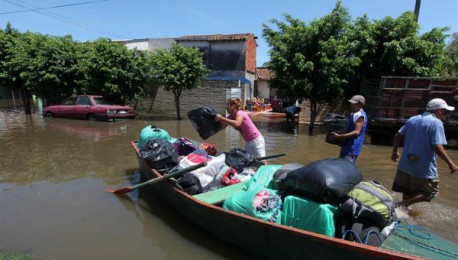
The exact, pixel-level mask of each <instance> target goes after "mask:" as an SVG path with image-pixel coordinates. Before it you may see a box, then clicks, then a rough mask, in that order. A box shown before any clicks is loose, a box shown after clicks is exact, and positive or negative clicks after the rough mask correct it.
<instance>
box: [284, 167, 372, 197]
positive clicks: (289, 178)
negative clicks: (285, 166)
mask: <svg viewBox="0 0 458 260" xmlns="http://www.w3.org/2000/svg"><path fill="white" fill-rule="evenodd" d="M362 180H363V176H362V174H361V172H360V171H359V170H358V169H357V168H356V166H355V165H354V164H353V163H351V162H350V161H348V160H347V159H344V158H338V159H324V160H320V161H316V162H313V163H310V164H307V165H305V166H304V167H301V168H298V169H296V170H293V171H290V172H288V173H287V174H283V175H281V176H279V179H278V180H277V184H278V187H279V191H280V193H281V194H282V196H283V197H285V196H287V195H301V196H305V197H306V198H310V199H313V200H315V201H317V202H324V203H329V204H333V205H339V203H341V202H343V201H345V200H346V199H347V193H348V191H350V190H351V189H352V188H353V187H355V185H356V184H358V183H360V182H361V181H362Z"/></svg>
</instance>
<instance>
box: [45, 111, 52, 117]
mask: <svg viewBox="0 0 458 260" xmlns="http://www.w3.org/2000/svg"><path fill="white" fill-rule="evenodd" d="M45 117H54V114H53V113H52V112H50V111H48V112H46V114H45Z"/></svg>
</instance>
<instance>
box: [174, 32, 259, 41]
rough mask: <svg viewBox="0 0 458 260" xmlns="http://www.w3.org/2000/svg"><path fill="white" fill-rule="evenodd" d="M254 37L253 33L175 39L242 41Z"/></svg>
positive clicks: (191, 36) (179, 39)
mask: <svg viewBox="0 0 458 260" xmlns="http://www.w3.org/2000/svg"><path fill="white" fill-rule="evenodd" d="M250 37H254V34H253V33H240V34H210V35H187V36H181V37H178V38H175V40H176V41H209V42H211V41H240V40H247V39H248V38H250Z"/></svg>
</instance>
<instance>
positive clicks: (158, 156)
mask: <svg viewBox="0 0 458 260" xmlns="http://www.w3.org/2000/svg"><path fill="white" fill-rule="evenodd" d="M140 155H141V156H142V158H143V159H145V161H146V162H147V163H148V165H149V166H150V167H151V168H155V169H156V170H158V171H160V172H168V171H170V169H172V168H173V167H175V166H177V165H178V162H179V161H180V156H179V155H178V153H177V151H176V150H175V149H174V148H173V146H172V144H171V143H169V142H168V141H166V140H162V139H153V140H149V141H148V142H146V144H145V145H144V146H143V148H142V149H140Z"/></svg>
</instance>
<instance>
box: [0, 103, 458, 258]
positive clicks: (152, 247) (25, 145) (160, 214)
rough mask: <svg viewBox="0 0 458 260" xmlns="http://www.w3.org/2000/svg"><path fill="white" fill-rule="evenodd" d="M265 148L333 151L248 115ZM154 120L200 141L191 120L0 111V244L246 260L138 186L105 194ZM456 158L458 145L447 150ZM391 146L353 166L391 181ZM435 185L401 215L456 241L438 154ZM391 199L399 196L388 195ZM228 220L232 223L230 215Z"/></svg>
mask: <svg viewBox="0 0 458 260" xmlns="http://www.w3.org/2000/svg"><path fill="white" fill-rule="evenodd" d="M255 122H256V124H257V125H258V128H259V129H260V130H261V132H262V133H263V135H264V136H265V139H266V151H267V155H270V154H277V153H286V154H287V156H286V157H281V158H277V159H273V160H270V161H269V163H271V164H282V163H292V162H294V163H302V164H307V163H310V162H313V161H316V160H320V159H324V158H333V157H336V156H337V155H338V152H339V151H338V147H337V146H334V145H331V144H327V143H325V142H324V134H315V135H313V136H309V135H308V134H307V127H306V126H303V125H301V126H299V129H297V128H291V126H287V125H286V124H285V123H284V122H283V120H282V119H267V118H266V117H262V116H255ZM151 124H154V125H156V126H158V127H160V128H163V129H166V130H167V131H168V132H169V133H170V134H171V135H172V136H175V137H182V136H183V137H188V138H191V139H195V140H201V139H200V138H199V136H198V135H197V133H196V132H195V131H194V129H193V128H192V127H191V124H190V122H189V121H188V120H182V121H176V120H172V119H159V118H158V119H156V120H142V119H135V120H128V121H116V122H90V121H85V120H71V119H59V118H42V117H41V115H40V114H38V113H36V114H33V115H32V116H26V115H24V114H23V113H22V111H2V112H0V248H3V249H6V250H11V251H16V252H22V253H27V254H30V255H32V256H36V257H38V258H40V259H112V260H114V259H126V258H130V259H235V258H237V259H249V258H251V257H250V256H249V255H247V253H246V252H243V251H241V250H238V249H236V248H234V247H232V246H231V245H230V244H227V243H225V242H222V241H220V240H218V239H215V238H214V237H213V236H212V235H211V234H209V233H207V232H205V231H202V230H201V229H199V228H198V227H196V226H194V225H193V224H191V223H190V222H188V221H187V220H186V219H184V218H183V217H181V216H179V215H177V214H176V212H175V211H173V210H172V209H171V208H170V207H169V205H166V204H164V203H162V202H161V201H158V200H153V201H151V200H149V201H146V200H144V199H142V198H139V196H138V193H137V192H132V193H131V194H129V196H128V197H117V196H115V195H113V194H111V193H107V192H104V190H105V189H106V188H110V187H111V188H120V187H125V186H129V185H131V184H132V183H135V182H138V179H139V174H138V164H137V159H136V157H135V154H134V152H133V149H132V148H131V145H130V141H131V140H135V139H137V138H138V135H139V133H140V131H141V129H142V128H143V127H145V126H147V125H151ZM206 142H210V143H214V144H215V145H216V146H217V148H218V149H220V150H229V149H230V148H232V147H235V146H238V147H243V141H242V140H241V137H240V135H239V133H238V132H236V131H234V130H233V129H230V128H228V129H226V130H224V131H222V132H220V133H218V134H217V135H215V136H213V137H211V138H209V139H208V140H206ZM448 152H449V154H450V156H451V157H452V159H453V160H454V161H455V162H458V150H449V151H448ZM390 154H391V147H389V146H374V145H369V144H366V145H365V146H364V147H363V152H362V155H361V156H360V158H359V159H358V161H357V163H356V165H357V166H358V168H359V169H360V170H361V172H362V173H363V175H364V178H365V179H367V180H369V179H373V180H377V181H379V182H380V183H382V184H383V185H384V186H385V187H387V188H388V189H389V188H390V187H391V182H392V180H393V176H394V173H395V170H396V163H393V162H391V161H390ZM439 170H440V177H441V184H440V185H441V191H440V194H439V197H438V198H436V199H435V200H433V202H432V203H420V204H417V205H414V207H413V211H412V212H411V216H409V218H408V220H409V221H410V222H411V223H413V224H419V225H422V226H424V227H426V228H427V229H428V230H430V231H431V232H433V233H435V234H438V235H441V236H442V237H444V238H446V239H448V240H451V241H454V242H456V243H458V214H457V213H458V192H456V190H457V189H456V187H457V186H458V174H454V175H451V174H449V173H448V169H447V166H446V165H445V163H443V162H442V161H441V160H439ZM394 197H395V199H396V200H399V199H400V194H397V193H394ZM229 224H230V223H229Z"/></svg>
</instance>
